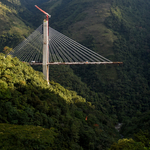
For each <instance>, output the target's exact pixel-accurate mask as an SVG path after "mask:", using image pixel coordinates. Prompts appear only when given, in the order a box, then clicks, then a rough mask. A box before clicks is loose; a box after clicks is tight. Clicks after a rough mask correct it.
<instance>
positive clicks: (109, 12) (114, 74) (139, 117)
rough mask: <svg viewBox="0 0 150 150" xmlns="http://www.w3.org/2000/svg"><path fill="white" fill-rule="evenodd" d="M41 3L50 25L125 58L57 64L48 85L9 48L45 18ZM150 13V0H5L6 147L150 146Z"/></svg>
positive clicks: (0, 78)
mask: <svg viewBox="0 0 150 150" xmlns="http://www.w3.org/2000/svg"><path fill="white" fill-rule="evenodd" d="M35 4H37V5H39V6H40V7H41V8H42V9H43V10H45V11H47V12H48V13H49V14H51V15H52V18H51V19H50V26H51V27H53V28H54V29H56V30H58V31H59V32H61V33H63V34H65V35H67V36H68V37H70V38H72V39H74V40H75V41H77V42H79V43H81V44H82V45H84V46H86V47H88V48H90V49H91V50H93V51H95V52H97V53H99V54H100V55H103V56H104V57H106V58H108V59H110V60H112V61H114V62H115V61H120V62H123V64H121V65H81V66H78V65H73V66H71V65H70V66H59V65H58V66H50V84H49V85H48V84H47V82H46V81H45V80H44V76H43V74H42V68H41V67H40V66H34V67H33V68H32V67H31V66H30V65H29V64H28V63H25V62H21V61H19V59H18V58H16V57H15V58H13V57H11V56H10V55H8V56H7V55H6V53H7V52H6V51H5V49H6V48H7V50H11V48H12V49H13V48H15V46H17V45H18V44H19V43H20V42H21V41H22V40H23V39H24V38H26V37H28V35H29V34H30V33H32V32H33V31H34V30H35V29H36V28H37V27H38V26H39V25H41V24H42V20H43V19H44V17H45V16H44V15H43V14H42V13H41V12H40V11H39V10H36V8H35V7H34V5H35ZM149 16H150V0H145V1H142V0H113V1H111V0H105V1H104V0H83V1H79V0H55V1H53V0H44V1H42V2H41V1H40V0H30V1H29V0H1V2H0V52H1V53H0V149H6V150H16V149H18V150H20V149H31V150H33V149H36V150H45V149H50V150H51V149H58V150H59V149H62V150H63V149H65V150H66V149H68V150H69V149H70V150H76V149H79V150H149V149H150V121H149V118H150V77H149V75H150V71H149V66H150V60H149V57H150V43H149V39H150V34H149V32H150V17H149ZM3 50H4V51H3ZM4 53H5V54H4ZM119 123H121V128H120V129H119V130H117V129H116V128H115V127H116V126H117V125H118V124H119Z"/></svg>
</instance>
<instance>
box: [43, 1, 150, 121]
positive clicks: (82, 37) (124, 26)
mask: <svg viewBox="0 0 150 150" xmlns="http://www.w3.org/2000/svg"><path fill="white" fill-rule="evenodd" d="M46 4H47V5H44V4H43V5H42V7H43V8H44V9H46V10H47V11H48V12H50V13H51V14H52V18H51V25H52V26H53V27H54V28H56V29H57V30H59V31H61V32H63V33H65V34H66V35H68V36H69V37H71V38H73V39H75V40H77V41H78V42H80V43H82V44H84V45H85V46H87V47H89V48H91V49H93V50H94V51H96V52H98V53H100V54H102V55H103V56H105V57H107V58H109V59H111V60H113V61H122V62H123V63H124V64H123V65H122V66H77V67H76V66H71V69H73V71H72V72H73V73H74V74H75V75H76V78H78V77H79V78H78V79H77V80H78V81H79V80H80V81H82V83H81V82H80V83H81V84H80V85H84V87H82V88H80V85H79V84H78V85H79V86H77V85H76V84H70V83H72V79H70V78H73V76H72V77H69V73H68V75H67V76H66V77H65V78H66V82H65V81H64V80H63V81H62V80H60V77H59V74H61V72H62V69H61V70H60V72H59V71H58V73H55V76H53V74H51V79H53V80H54V81H56V82H59V83H60V84H62V85H63V86H65V87H68V88H70V89H74V90H77V91H78V93H79V94H81V93H86V94H85V95H86V98H87V100H89V101H91V100H92V102H94V103H95V102H99V101H100V102H101V101H102V99H103V101H104V103H105V104H104V105H105V106H107V108H108V109H109V110H111V111H110V112H111V113H112V112H113V110H114V112H115V113H116V112H117V116H118V117H119V120H120V121H122V120H124V119H127V116H128V117H131V116H132V115H136V113H138V111H142V112H143V111H147V110H149V107H150V103H149V101H148V99H149V92H150V86H149V83H150V82H149V69H148V68H149V48H150V47H149V42H148V41H149V24H150V21H149V17H148V16H149V15H147V14H149V13H150V12H149V7H150V5H149V0H146V1H144V2H143V1H141V0H139V1H134V0H132V1H130V2H129V1H128V0H126V1H123V0H121V1H120V0H115V1H111V2H110V1H97V0H94V1H90V0H89V1H82V2H81V1H72V0H67V1H63V0H62V1H58V0H57V1H50V2H49V3H46ZM59 68H60V67H59ZM62 68H63V67H62ZM52 70H53V67H52ZM76 78H74V79H76ZM77 80H76V81H77ZM64 82H65V83H64ZM85 87H86V88H85ZM87 87H88V89H89V90H87V91H88V92H86V90H83V89H87ZM83 91H85V92H83ZM89 91H90V92H89ZM91 92H92V93H93V94H92V95H93V97H92V98H91V94H89V93H91ZM89 97H90V98H89ZM123 118H124V119H123Z"/></svg>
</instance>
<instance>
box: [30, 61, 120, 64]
mask: <svg viewBox="0 0 150 150" xmlns="http://www.w3.org/2000/svg"><path fill="white" fill-rule="evenodd" d="M29 64H30V65H43V63H38V62H30V63H29ZM87 64H88V65H95V64H123V62H88V61H86V62H49V63H47V65H87Z"/></svg>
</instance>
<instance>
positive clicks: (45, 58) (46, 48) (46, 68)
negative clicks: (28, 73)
mask: <svg viewBox="0 0 150 150" xmlns="http://www.w3.org/2000/svg"><path fill="white" fill-rule="evenodd" d="M48 32H49V31H48V21H47V20H44V21H43V74H44V76H45V79H46V80H47V82H48V84H49V66H48V65H47V63H49V38H48V37H49V33H48Z"/></svg>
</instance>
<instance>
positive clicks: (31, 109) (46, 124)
mask: <svg viewBox="0 0 150 150" xmlns="http://www.w3.org/2000/svg"><path fill="white" fill-rule="evenodd" d="M0 66H1V67H0V68H1V69H0V104H1V105H0V149H81V150H82V149H91V148H92V149H97V148H98V149H100V148H101V149H106V148H107V147H109V146H110V144H112V142H114V141H115V139H117V138H118V133H117V131H116V130H115V128H114V124H113V120H112V119H111V118H110V117H109V116H108V114H104V113H102V112H101V111H98V110H96V109H95V107H94V106H93V105H92V104H91V103H89V102H86V100H85V99H84V98H82V97H81V96H78V95H77V94H76V92H73V91H69V90H66V89H64V88H63V87H62V86H60V85H59V84H57V83H54V82H50V85H48V84H47V81H45V80H44V79H43V74H42V73H40V72H37V71H34V70H33V69H32V68H31V66H29V65H28V64H26V63H23V62H20V61H19V60H18V59H17V58H11V56H7V57H5V55H3V54H0ZM10 124H13V125H10ZM19 125H20V126H19ZM24 125H25V126H24ZM33 125H34V126H33ZM39 126H40V127H39Z"/></svg>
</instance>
